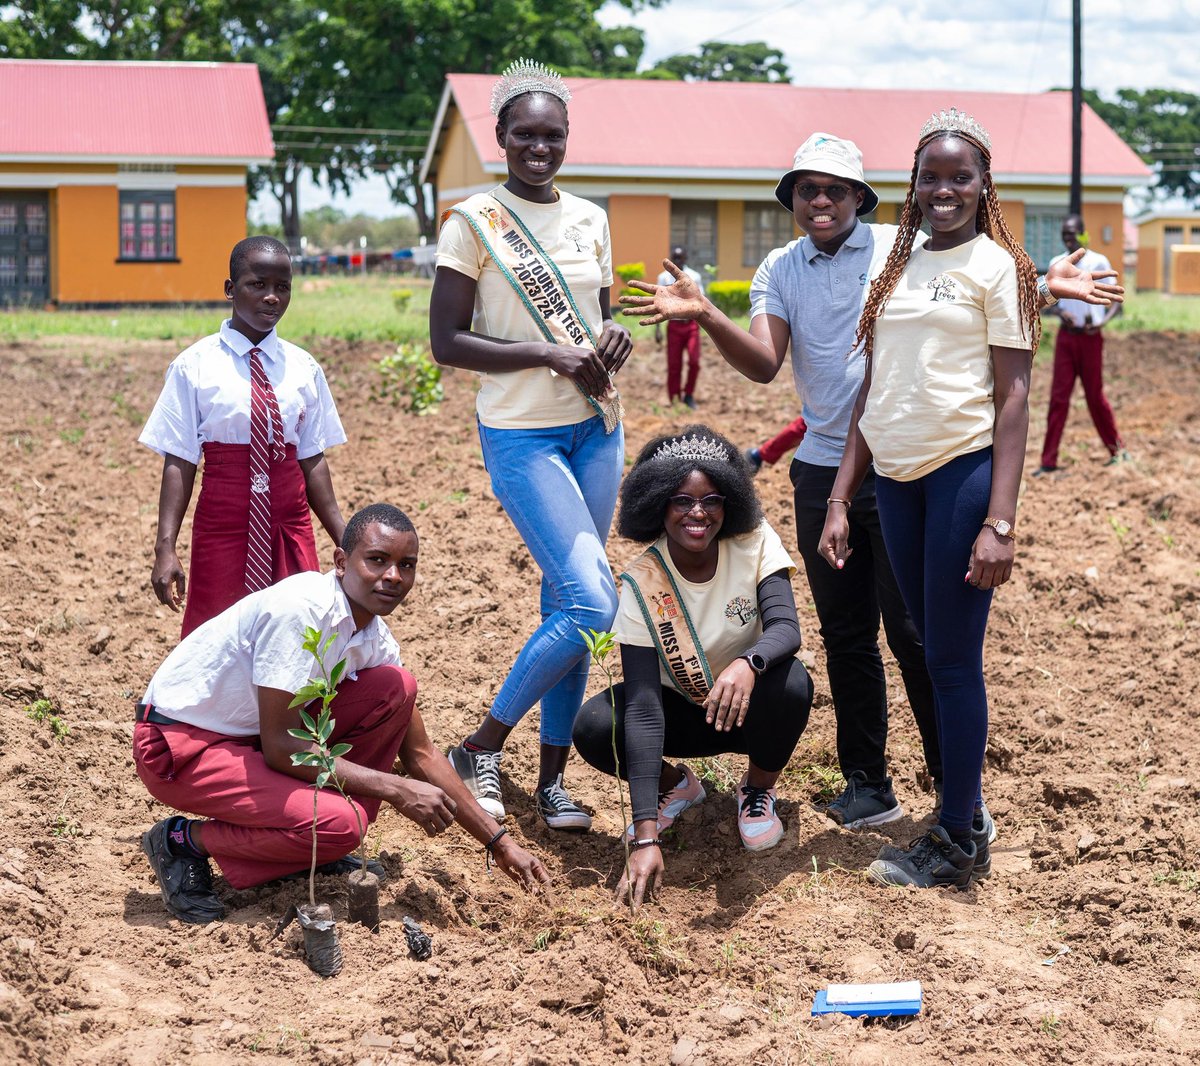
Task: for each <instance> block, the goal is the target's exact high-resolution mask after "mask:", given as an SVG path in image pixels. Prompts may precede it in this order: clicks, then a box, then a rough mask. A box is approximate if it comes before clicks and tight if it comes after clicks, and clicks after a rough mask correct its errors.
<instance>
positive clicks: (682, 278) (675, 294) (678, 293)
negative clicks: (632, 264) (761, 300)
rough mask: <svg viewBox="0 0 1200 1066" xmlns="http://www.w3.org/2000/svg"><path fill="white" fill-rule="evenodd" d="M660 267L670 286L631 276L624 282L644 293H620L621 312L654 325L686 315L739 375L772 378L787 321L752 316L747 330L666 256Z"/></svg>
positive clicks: (784, 346) (783, 348) (782, 352)
mask: <svg viewBox="0 0 1200 1066" xmlns="http://www.w3.org/2000/svg"><path fill="white" fill-rule="evenodd" d="M663 267H664V269H666V270H667V271H668V272H669V273H670V274H671V275H672V276H673V277H674V278H675V282H674V284H671V285H656V284H654V283H653V282H650V281H631V282H630V283H629V287H630V288H633V289H639V290H641V291H642V292H644V293H646V294H647V295H645V296H622V297H621V303H622V304H624V305H625V310H624V311H622V314H625V315H630V316H642V317H641V318H640V319H639V321H640V322H641V324H642V325H643V326H658V325H659V324H660V323H662V322H666V321H668V320H670V319H676V320H681V321H686V320H691V321H696V322H699V323H700V328H701V329H702V330H704V332H705V333H707V334H708V335H709V337H710V338H711V339H712V342H713V344H715V345H716V347H717V350H718V351H719V352H720V353H721V355H722V356H724V358H725V361H726V362H727V363H728V364H729V365H730V366H732V367H733V368H734V369H735V370H736V371H737V372H738V373H739V374H742V375H744V376H745V377H748V378H749V379H750V380H751V381H758V382H762V383H766V382H769V381H773V380H774V379H775V375H776V374H778V373H779V368H780V367H781V366H783V361H784V359H785V358H786V357H787V349H788V342H789V341H790V340H791V329H790V328H789V326H788V324H787V322H785V321H784V320H783V319H782V318H777V317H776V316H774V315H755V316H754V318H753V319H752V320H751V322H750V329H749V331H747V330H744V329H742V328H741V327H740V326H737V325H735V324H734V323H733V322H731V321H730V320H729V317H728V316H727V315H726V314H725V313H724V312H722V311H721V310H719V309H718V308H717V306H716V305H715V304H714V303H713V302H712V301H711V300H710V299H709V298H708V297H707V296H705V295H704V293H703V292H702V291H701V289H700V286H699V285H697V284H696V282H694V281H693V280H692V279H691V278H689V277H688V276H687V275H686V274H685V273H684V272H683V271H682V270H680V269H679V267H677V266H676V265H675V264H674V263H672V262H671V260H669V259H664V260H663Z"/></svg>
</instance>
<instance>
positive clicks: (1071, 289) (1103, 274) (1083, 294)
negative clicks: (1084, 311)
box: [1046, 248, 1125, 321]
mask: <svg viewBox="0 0 1200 1066" xmlns="http://www.w3.org/2000/svg"><path fill="white" fill-rule="evenodd" d="M1086 251H1087V249H1086V248H1076V249H1075V251H1073V252H1072V253H1071V254H1070V255H1069V256H1067V257H1066V258H1065V259H1060V260H1059V261H1058V262H1057V263H1055V264H1054V265H1053V266H1052V267H1051V268H1050V269H1049V270H1047V271H1046V285H1047V286H1048V287H1049V289H1050V291H1051V292H1052V293H1053V294H1054V295H1055V296H1057V297H1058V298H1059V299H1060V300H1082V301H1083V302H1084V303H1089V304H1100V305H1101V306H1104V307H1107V306H1109V305H1110V304H1120V303H1123V302H1124V300H1125V288H1124V286H1122V285H1119V284H1117V282H1116V281H1112V280H1108V279H1112V278H1115V277H1116V276H1117V272H1116V271H1115V270H1112V269H1109V270H1080V269H1079V266H1078V263H1079V260H1080V259H1082V258H1083V256H1084V253H1085V252H1086ZM1111 317H1112V315H1109V318H1111ZM1106 321H1107V319H1106Z"/></svg>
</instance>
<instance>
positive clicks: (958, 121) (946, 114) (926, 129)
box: [920, 107, 992, 152]
mask: <svg viewBox="0 0 1200 1066" xmlns="http://www.w3.org/2000/svg"><path fill="white" fill-rule="evenodd" d="M947 131H948V132H950V133H962V134H965V135H966V136H968V137H970V138H971V140H973V141H978V142H979V143H980V144H982V145H983V147H984V148H986V149H987V150H988V151H989V152H990V151H991V150H992V139H991V137H989V136H988V131H987V130H985V129H984V128H983V127H982V126H981V125H979V123H978V122H976V121H975V120H974V119H973V118H972V117H971V116H970V115H968V114H967V113H966V112H965V111H959V109H958V108H957V107H952V108H950V110H949V111H939V112H938V113H937V114H936V115H932V116H930V119H929V121H928V122H926V123H925V125H924V126H922V127H921V137H920V139H921V140H925V138H926V137H928V136H929V135H930V134H931V133H944V132H947Z"/></svg>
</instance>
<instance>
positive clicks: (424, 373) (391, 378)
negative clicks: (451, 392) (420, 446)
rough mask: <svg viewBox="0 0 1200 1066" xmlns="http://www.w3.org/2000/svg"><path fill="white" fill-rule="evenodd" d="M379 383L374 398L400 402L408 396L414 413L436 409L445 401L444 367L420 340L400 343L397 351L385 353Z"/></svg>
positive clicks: (395, 402)
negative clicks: (430, 355)
mask: <svg viewBox="0 0 1200 1066" xmlns="http://www.w3.org/2000/svg"><path fill="white" fill-rule="evenodd" d="M378 369H379V377H380V381H379V384H378V385H377V386H376V389H375V398H376V399H379V400H391V401H392V403H393V404H398V403H399V402H400V401H401V399H407V400H408V409H409V410H410V411H411V412H412V413H413V414H418V415H419V414H424V413H425V412H427V411H433V410H435V409H436V408H437V405H438V404H439V403H441V402H442V399H443V397H444V396H445V390H444V389H443V388H442V368H441V367H440V366H438V365H437V363H435V362H434V361H433V360H432V359H430V358H429V353H428V352H427V351H426V350H425V349H424V348H422V347H421V346H420V345H417V344H401V345H400V346H399V347H398V348H397V349H396V354H395V355H385V356H384V357H383V358H382V359H380V360H379V363H378Z"/></svg>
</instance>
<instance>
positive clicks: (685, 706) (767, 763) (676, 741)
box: [575, 658, 813, 817]
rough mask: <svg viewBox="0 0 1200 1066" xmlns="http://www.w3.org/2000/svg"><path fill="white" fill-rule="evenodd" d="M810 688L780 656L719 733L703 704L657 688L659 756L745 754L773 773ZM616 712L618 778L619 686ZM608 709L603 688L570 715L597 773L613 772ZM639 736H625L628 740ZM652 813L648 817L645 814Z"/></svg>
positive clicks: (797, 667) (794, 664) (788, 749)
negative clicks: (737, 722)
mask: <svg viewBox="0 0 1200 1066" xmlns="http://www.w3.org/2000/svg"><path fill="white" fill-rule="evenodd" d="M812 697H813V686H812V681H811V680H810V678H809V676H808V671H807V670H805V669H804V666H803V664H802V663H801V662H800V660H799V659H791V658H789V659H786V660H784V661H783V662H781V663H779V664H777V665H776V666H772V667H771V668H770V669H769V670H766V671H765V672H764V673H763V674H762V675H761V676H760V677H759V678H758V680H757V681H755V683H754V690H753V691H752V692H751V693H750V706H749V707H748V708H747V711H746V721H745V723H744V724H743V725H742V726H741V727H740V728H739V727H737V726H734V728H733V729H731V730H730V731H729V732H728V733H726V732H720V733H718V732H717V730H716V729H715V728H714V727H713V726H711V725H709V724H708V723H707V722H705V720H704V708H703V707H699V706H697V705H696V704H694V703H692V702H691V700H689V699H687V697H686V696H682V695H680V694H679V693H678V692H676V691H675V690H674V689H673V688H666V687H664V688H663V690H662V704H663V719H664V723H663V724H664V726H665V734H664V736H663V745H662V755H665V756H668V757H671V758H682V759H694V758H701V757H703V756H708V755H723V754H725V753H727V752H736V753H738V754H740V755H749V756H750V761H751V762H752V763H753V764H754V765H755V766H757V767H758V768H759V769H760V770H766V771H767V772H768V773H778V772H779V771H780V770H782V769H783V768H784V767H785V766H786V765H787V763H788V760H789V759H790V758H791V757H792V752H793V751H795V750H796V744H797V742H798V741H799V740H800V734H801V733H803V732H804V727H805V726H806V725H808V710H809V708H810V707H811V706H812ZM613 699H614V701H615V703H616V716H617V755H618V758H619V759H620V761H621V776H622V777H623V778H624V777H627V776H628V760H627V759H626V755H625V741H626V737H625V685H624V683H621V684H619V685H616V686H615V688H614V689H613ZM612 736H613V708H612V706H611V705H610V704H609V699H608V690H607V689H605V690H604V691H603V692H600V693H598V694H597V695H595V696H593V697H592V698H591V699H590V700H588V701H587V703H585V704H584V705H583V707H582V708H581V709H580V712H579V715H578V717H577V718H576V719H575V747H576V749H577V750H578V752H579V754H580V755H582V756H583V758H584V760H585V761H586V762H587V763H588V764H589V765H590V766H594V767H595V768H596V769H597V770H599V771H601V773H605V774H609V775H610V776H611V775H612V774H614V773H615V771H616V767H615V766H614V765H613V745H612ZM637 739H639V738H630V740H631V741H632V742H635V743H636V741H637ZM650 817H653V815H650Z"/></svg>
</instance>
